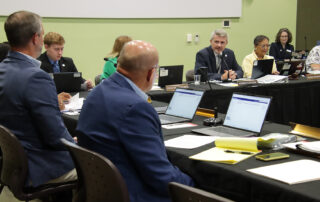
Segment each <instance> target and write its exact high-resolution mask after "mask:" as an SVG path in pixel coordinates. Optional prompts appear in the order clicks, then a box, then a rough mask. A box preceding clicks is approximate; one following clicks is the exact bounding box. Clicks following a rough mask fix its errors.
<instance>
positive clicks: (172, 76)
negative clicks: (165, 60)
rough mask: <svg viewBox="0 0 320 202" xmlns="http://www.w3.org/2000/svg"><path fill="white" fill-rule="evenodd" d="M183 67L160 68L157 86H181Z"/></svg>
mask: <svg viewBox="0 0 320 202" xmlns="http://www.w3.org/2000/svg"><path fill="white" fill-rule="evenodd" d="M182 77H183V65H174V66H160V67H159V79H158V86H160V87H162V88H163V87H165V86H166V85H172V84H182Z"/></svg>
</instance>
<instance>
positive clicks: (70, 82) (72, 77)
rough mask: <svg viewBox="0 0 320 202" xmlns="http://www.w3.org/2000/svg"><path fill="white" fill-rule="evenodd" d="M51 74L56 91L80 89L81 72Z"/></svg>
mask: <svg viewBox="0 0 320 202" xmlns="http://www.w3.org/2000/svg"><path fill="white" fill-rule="evenodd" d="M51 75H52V79H53V81H54V83H55V84H56V88H57V92H58V93H60V92H79V91H80V90H81V81H82V80H81V72H59V73H54V74H51Z"/></svg>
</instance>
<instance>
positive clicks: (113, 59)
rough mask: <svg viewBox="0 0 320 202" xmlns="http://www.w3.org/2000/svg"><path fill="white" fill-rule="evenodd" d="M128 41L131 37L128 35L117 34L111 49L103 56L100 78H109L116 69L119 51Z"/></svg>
mask: <svg viewBox="0 0 320 202" xmlns="http://www.w3.org/2000/svg"><path fill="white" fill-rule="evenodd" d="M129 41H132V38H131V37H129V36H119V37H117V38H116V40H115V41H114V44H113V48H112V51H111V52H110V53H109V54H108V55H107V56H106V57H105V58H104V60H105V61H106V63H105V65H104V67H103V73H102V74H101V77H100V80H102V79H106V78H109V77H110V76H111V75H112V74H113V73H114V72H115V71H116V68H117V60H118V57H119V54H120V51H121V49H122V47H123V46H124V44H125V43H127V42H129Z"/></svg>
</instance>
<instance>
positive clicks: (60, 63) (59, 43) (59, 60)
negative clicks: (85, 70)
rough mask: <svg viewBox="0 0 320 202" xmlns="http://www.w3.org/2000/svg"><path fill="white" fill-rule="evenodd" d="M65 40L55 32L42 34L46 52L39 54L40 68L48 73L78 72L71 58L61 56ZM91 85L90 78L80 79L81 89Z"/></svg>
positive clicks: (89, 87) (88, 87) (86, 88)
mask: <svg viewBox="0 0 320 202" xmlns="http://www.w3.org/2000/svg"><path fill="white" fill-rule="evenodd" d="M64 44H65V40H64V38H63V36H61V35H60V34H59V33H56V32H48V33H47V34H46V35H45V36H44V47H45V49H46V52H44V53H43V54H41V55H40V57H39V58H38V60H40V61H41V66H40V68H41V69H43V70H44V71H45V72H48V73H58V72H78V70H77V68H76V66H75V64H74V62H73V60H72V58H69V57H63V56H62V54H63V49H64ZM92 87H93V84H92V82H91V81H90V80H85V79H82V85H81V89H82V90H88V89H91V88H92Z"/></svg>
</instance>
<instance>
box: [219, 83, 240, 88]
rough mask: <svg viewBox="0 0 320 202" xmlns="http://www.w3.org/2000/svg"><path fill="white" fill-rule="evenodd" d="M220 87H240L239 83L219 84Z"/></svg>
mask: <svg viewBox="0 0 320 202" xmlns="http://www.w3.org/2000/svg"><path fill="white" fill-rule="evenodd" d="M217 84H218V85H220V86H225V87H237V86H239V85H238V84H237V83H232V82H229V83H217Z"/></svg>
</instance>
